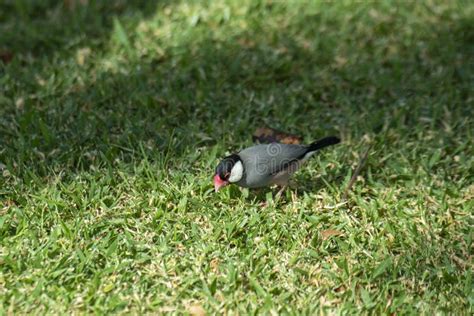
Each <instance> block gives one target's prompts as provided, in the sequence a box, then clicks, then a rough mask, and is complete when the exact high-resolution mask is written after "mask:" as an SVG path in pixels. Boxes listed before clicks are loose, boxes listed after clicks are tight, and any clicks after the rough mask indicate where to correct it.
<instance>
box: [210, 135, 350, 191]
mask: <svg viewBox="0 0 474 316" xmlns="http://www.w3.org/2000/svg"><path fill="white" fill-rule="evenodd" d="M340 141H341V140H340V139H339V138H338V137H336V136H328V137H324V138H322V139H319V140H317V141H315V142H313V143H311V144H309V145H297V144H282V143H276V142H274V143H270V144H260V145H254V146H251V147H248V148H245V149H243V150H241V151H240V152H238V153H233V154H231V155H229V156H227V157H225V158H223V159H222V160H221V161H220V162H219V164H218V165H217V167H216V169H215V174H214V190H215V192H218V191H219V190H220V189H221V188H222V187H225V186H227V185H229V184H236V185H238V186H240V187H243V188H251V189H254V188H262V187H268V186H272V185H275V184H276V185H278V186H280V187H281V190H280V191H279V192H278V193H277V195H278V196H279V195H280V194H281V193H282V192H283V191H284V190H285V189H286V187H287V186H288V181H289V179H290V177H291V176H292V175H293V174H294V173H295V172H296V171H297V170H298V169H299V168H300V167H301V166H302V165H303V164H304V163H305V162H306V161H307V160H308V159H309V158H310V157H311V156H313V155H314V154H315V153H316V152H317V151H318V150H320V149H322V148H325V147H328V146H331V145H336V144H338V143H339V142H340Z"/></svg>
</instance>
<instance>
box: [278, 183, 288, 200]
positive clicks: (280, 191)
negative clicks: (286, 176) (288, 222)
mask: <svg viewBox="0 0 474 316" xmlns="http://www.w3.org/2000/svg"><path fill="white" fill-rule="evenodd" d="M286 188H288V184H284V185H282V186H281V189H280V190H279V191H278V192H277V194H276V196H275V200H276V201H277V202H278V201H279V200H280V198H281V195H282V194H283V192H285V190H286Z"/></svg>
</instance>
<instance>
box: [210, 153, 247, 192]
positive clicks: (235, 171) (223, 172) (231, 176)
mask: <svg viewBox="0 0 474 316" xmlns="http://www.w3.org/2000/svg"><path fill="white" fill-rule="evenodd" d="M243 172H244V167H243V164H242V160H241V159H240V157H239V155H237V154H232V155H230V156H227V157H225V158H224V159H222V160H221V162H219V164H218V165H217V167H216V173H215V175H214V189H215V191H216V192H217V191H219V189H220V188H222V187H225V186H226V185H228V184H230V183H233V182H238V181H240V179H242V175H243Z"/></svg>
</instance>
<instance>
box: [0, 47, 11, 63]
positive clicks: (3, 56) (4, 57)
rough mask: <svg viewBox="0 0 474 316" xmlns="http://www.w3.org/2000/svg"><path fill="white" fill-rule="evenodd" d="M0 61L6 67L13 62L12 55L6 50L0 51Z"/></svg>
mask: <svg viewBox="0 0 474 316" xmlns="http://www.w3.org/2000/svg"><path fill="white" fill-rule="evenodd" d="M0 60H1V61H2V62H3V63H4V64H5V65H6V64H9V63H11V61H12V60H13V53H12V52H11V51H8V50H0Z"/></svg>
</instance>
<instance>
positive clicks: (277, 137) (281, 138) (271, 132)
mask: <svg viewBox="0 0 474 316" xmlns="http://www.w3.org/2000/svg"><path fill="white" fill-rule="evenodd" d="M252 139H253V141H254V142H258V143H264V144H265V143H275V142H276V143H282V144H299V143H301V137H299V136H297V135H293V134H287V133H284V132H281V131H278V130H276V129H273V128H270V127H260V128H257V130H256V131H255V133H253V136H252Z"/></svg>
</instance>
